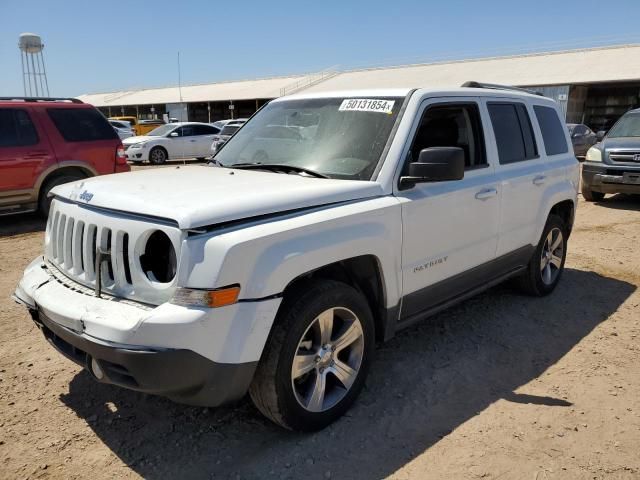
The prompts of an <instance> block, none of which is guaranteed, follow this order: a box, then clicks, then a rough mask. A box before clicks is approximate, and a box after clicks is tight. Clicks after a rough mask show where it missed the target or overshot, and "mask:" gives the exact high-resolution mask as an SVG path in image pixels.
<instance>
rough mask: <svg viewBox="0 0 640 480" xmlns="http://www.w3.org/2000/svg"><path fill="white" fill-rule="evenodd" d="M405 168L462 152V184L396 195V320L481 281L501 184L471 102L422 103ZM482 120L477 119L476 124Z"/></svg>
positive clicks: (476, 105) (480, 111)
mask: <svg viewBox="0 0 640 480" xmlns="http://www.w3.org/2000/svg"><path fill="white" fill-rule="evenodd" d="M417 119H419V120H417V121H416V124H414V126H413V127H412V128H413V132H414V133H413V136H412V141H411V143H410V144H409V145H408V146H407V147H405V148H406V150H405V155H406V157H405V158H407V164H406V165H405V170H404V171H403V172H402V175H406V174H407V171H406V169H407V168H408V163H409V162H411V161H413V159H417V158H418V155H419V152H420V150H422V149H424V148H429V147H459V148H462V149H463V150H464V153H465V173H464V178H463V179H461V180H453V181H443V182H431V183H429V182H425V183H417V184H415V185H414V186H413V187H411V188H407V189H405V190H399V191H398V193H397V197H398V198H399V200H400V202H401V204H402V237H403V243H402V281H403V299H402V307H401V308H402V311H401V318H402V319H403V321H406V322H410V321H411V320H413V319H414V318H417V317H420V316H421V314H423V313H426V312H428V311H429V310H431V309H433V308H435V307H437V306H438V305H439V304H442V303H444V302H446V301H447V300H449V299H452V298H454V297H456V296H459V295H462V294H464V293H465V292H466V291H469V290H471V289H473V288H475V287H476V286H477V284H478V283H481V282H482V281H485V280H486V279H487V278H486V276H485V275H484V272H485V270H486V269H490V268H491V265H492V261H493V260H494V258H495V254H496V248H497V242H498V225H499V213H500V185H499V183H498V181H497V178H496V174H495V161H496V160H495V153H494V150H493V149H492V148H487V147H489V146H490V145H491V144H490V142H489V140H488V137H486V136H485V132H484V130H485V129H483V124H484V125H490V123H489V122H488V121H487V119H488V114H487V113H486V110H485V109H484V105H482V104H481V103H480V102H479V101H478V99H477V98H473V97H469V98H466V97H455V98H451V99H428V100H426V101H425V102H424V103H423V104H422V106H421V113H420V115H419V116H417ZM483 119H484V121H483Z"/></svg>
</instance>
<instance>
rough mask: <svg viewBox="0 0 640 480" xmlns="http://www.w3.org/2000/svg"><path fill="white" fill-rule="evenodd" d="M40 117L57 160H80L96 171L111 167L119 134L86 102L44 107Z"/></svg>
mask: <svg viewBox="0 0 640 480" xmlns="http://www.w3.org/2000/svg"><path fill="white" fill-rule="evenodd" d="M43 117H44V120H45V121H47V122H48V123H49V124H50V128H48V130H47V131H48V132H50V135H51V137H52V138H51V141H52V143H53V144H54V145H55V148H56V155H57V157H58V161H59V162H65V161H71V162H83V163H87V164H88V165H89V166H90V167H92V168H93V169H94V170H95V172H96V173H97V174H99V175H105V174H108V173H113V172H114V171H115V159H116V149H117V148H118V146H119V145H120V138H119V137H118V133H117V132H116V131H115V129H114V128H113V127H112V126H111V125H110V124H109V122H108V121H107V119H106V118H105V117H104V116H103V115H102V114H101V113H100V112H99V111H98V110H96V109H95V108H93V107H91V106H89V105H86V104H81V105H76V104H71V105H65V106H58V107H54V106H51V107H47V108H46V115H43Z"/></svg>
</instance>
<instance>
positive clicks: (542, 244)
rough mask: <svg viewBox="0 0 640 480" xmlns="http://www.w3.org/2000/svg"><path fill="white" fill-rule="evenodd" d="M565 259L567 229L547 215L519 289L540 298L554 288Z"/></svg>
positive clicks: (562, 223)
mask: <svg viewBox="0 0 640 480" xmlns="http://www.w3.org/2000/svg"><path fill="white" fill-rule="evenodd" d="M566 258H567V227H566V225H565V224H564V222H563V221H562V219H561V218H560V217H559V216H557V215H549V218H548V219H547V224H546V225H545V227H544V230H543V231H542V237H541V238H540V241H539V242H538V246H537V247H536V249H535V251H534V253H533V255H532V256H531V260H529V265H528V267H527V270H526V271H525V273H524V274H523V275H522V276H521V277H520V278H519V281H520V288H521V289H522V290H523V291H524V292H525V293H528V294H529V295H534V296H536V297H542V296H544V295H548V294H550V293H551V292H553V290H554V289H555V288H556V285H558V282H559V281H560V277H561V276H562V272H563V270H564V262H565V260H566Z"/></svg>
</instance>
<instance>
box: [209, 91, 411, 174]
mask: <svg viewBox="0 0 640 480" xmlns="http://www.w3.org/2000/svg"><path fill="white" fill-rule="evenodd" d="M402 100H403V98H401V97H393V98H349V99H345V98H314V99H303V100H284V101H275V102H272V103H270V104H269V105H267V106H266V107H264V108H263V109H262V110H260V111H259V112H258V113H257V114H256V115H255V116H254V117H253V118H252V119H251V120H250V121H249V122H248V123H247V124H246V125H244V126H243V128H242V129H241V130H240V131H238V133H237V134H236V135H234V136H233V137H231V139H230V140H229V141H228V142H227V143H226V144H225V146H224V148H222V149H221V150H220V151H219V152H218V154H216V156H215V159H216V160H217V162H218V163H219V164H221V165H222V166H225V167H233V165H235V164H240V163H245V164H246V163H251V164H278V165H292V166H294V167H302V168H305V169H308V170H313V171H315V172H318V173H322V174H324V175H326V176H328V177H331V178H344V179H351V180H369V179H370V178H371V175H372V174H373V172H374V170H375V168H376V165H377V164H378V161H379V160H380V156H381V155H382V150H383V149H384V146H385V144H386V143H387V140H388V139H389V135H390V134H391V129H392V128H393V125H394V123H395V121H396V119H397V118H398V112H399V111H400V107H401V105H402Z"/></svg>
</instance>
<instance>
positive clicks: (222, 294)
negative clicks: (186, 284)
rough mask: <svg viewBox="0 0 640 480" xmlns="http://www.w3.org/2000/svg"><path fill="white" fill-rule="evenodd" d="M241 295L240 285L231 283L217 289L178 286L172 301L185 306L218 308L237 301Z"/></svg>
mask: <svg viewBox="0 0 640 480" xmlns="http://www.w3.org/2000/svg"><path fill="white" fill-rule="evenodd" d="M239 295H240V285H231V286H229V287H224V288H218V289H216V290H199V289H194V288H178V289H177V290H176V293H174V294H173V298H172V299H171V303H173V304H174V305H182V306H185V307H209V308H217V307H224V306H225V305H232V304H234V303H236V302H237V301H238V296H239Z"/></svg>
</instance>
